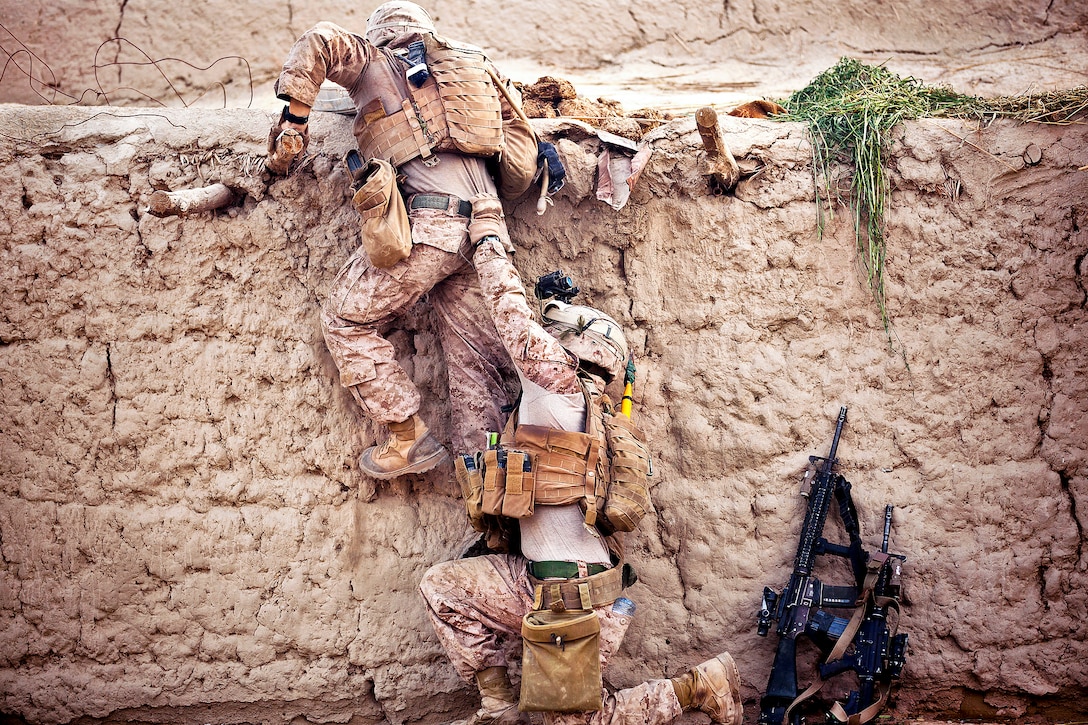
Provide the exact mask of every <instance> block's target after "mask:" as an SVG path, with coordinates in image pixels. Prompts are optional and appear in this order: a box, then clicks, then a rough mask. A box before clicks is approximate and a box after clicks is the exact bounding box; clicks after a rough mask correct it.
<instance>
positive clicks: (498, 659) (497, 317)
mask: <svg viewBox="0 0 1088 725" xmlns="http://www.w3.org/2000/svg"><path fill="white" fill-rule="evenodd" d="M473 263H474V264H475V266H476V269H477V272H478V273H479V276H480V283H481V286H482V287H483V289H484V297H485V300H486V302H487V305H488V310H489V311H490V312H491V316H492V318H493V319H494V321H495V326H496V328H497V329H498V331H499V336H500V337H501V338H502V340H503V342H504V344H505V345H506V347H507V350H508V351H509V352H510V354H511V357H512V358H513V360H514V363H515V364H516V365H517V367H518V371H519V373H520V374H521V375H522V376H523V377H524V378H526V379H528V380H530V381H532V382H533V383H535V384H537V385H539V386H541V387H542V388H546V389H547V390H548V391H549V392H550V393H552V394H555V395H571V394H577V395H579V396H580V395H581V387H580V384H579V381H578V375H577V369H578V359H577V358H576V357H574V356H573V355H571V354H570V353H569V352H568V351H567V350H566V349H565V348H563V346H562V345H560V344H559V342H557V341H556V339H555V338H554V337H552V336H551V335H550V334H548V332H547V331H546V330H545V329H544V328H543V327H541V325H540V324H539V323H537V322H536V320H535V319H534V317H533V311H532V309H531V308H530V306H529V304H528V302H527V300H526V297H525V292H524V286H523V284H522V281H521V278H520V276H519V275H518V273H517V270H516V269H515V268H514V265H513V264H512V263H511V262H510V260H509V258H508V257H507V254H506V251H505V249H504V247H503V245H502V244H501V243H500V242H499V241H498V240H492V239H484V240H483V241H482V242H481V243H480V245H479V247H478V249H477V250H476V252H475V254H474V256H473ZM523 407H524V406H523ZM582 415H583V417H584V409H583V413H582ZM574 506H575V508H577V504H574ZM534 518H535V517H534ZM578 518H579V519H580V514H579V517H578ZM525 521H528V520H525ZM526 525H527V524H526V523H523V524H522V526H526ZM576 526H577V528H578V529H579V531H576V532H575V531H572V532H571V538H572V539H573V538H577V535H578V534H581V533H582V531H581V529H582V524H581V523H580V522H576ZM527 565H528V560H527V559H526V558H525V557H523V556H520V555H516V554H488V555H486V556H479V557H474V558H469V559H459V560H456V561H449V562H445V563H442V564H438V565H436V566H433V567H431V568H430V569H429V570H428V571H427V572H426V574H424V576H423V580H422V582H421V583H420V592H421V593H422V595H423V598H424V599H425V600H426V602H427V605H428V614H429V615H430V618H431V623H432V624H433V626H434V629H435V632H436V633H437V634H438V638H439V641H441V643H442V646H443V647H444V648H445V650H446V653H447V654H448V655H449V658H450V661H451V663H452V664H453V666H454V669H456V670H457V673H458V674H459V675H460V676H461V677H462V678H464V679H465V681H467V682H470V683H471V682H472V681H473V678H474V676H475V675H476V673H478V672H481V671H483V670H486V669H488V668H491V667H503V666H506V665H507V653H508V652H510V651H511V649H512V648H513V649H516V647H517V644H518V643H519V642H520V638H521V622H522V618H523V617H524V616H525V614H527V613H528V612H529V611H531V610H532V607H533V587H532V584H531V582H530V580H529V577H528V571H527ZM595 611H596V612H597V617H598V619H599V620H600V625H601V633H600V650H601V653H600V657H601V670H602V671H604V668H605V666H606V665H607V663H608V660H609V658H610V657H611V656H612V655H613V654H614V653H615V652H616V650H617V649H619V646H620V644H621V643H622V641H623V636H624V634H625V633H626V632H627V627H628V625H629V624H630V623H631V617H630V616H626V615H622V614H619V613H617V612H615V611H613V609H612V604H611V603H609V604H606V605H603V606H599V607H596V608H595ZM601 695H602V702H603V707H602V709H601V710H599V711H597V712H587V713H545V714H544V719H545V722H546V723H548V724H549V725H586V724H590V725H609V724H612V723H615V724H616V725H619V724H620V723H645V724H646V725H656V724H657V723H666V722H669V721H671V720H673V719H675V718H676V717H678V716H679V715H680V714H681V712H682V708H681V706H680V702H679V700H678V699H677V696H676V693H675V690H674V688H673V685H672V683H671V681H670V680H667V679H661V680H651V681H649V682H644V683H642V684H640V685H636V686H635V687H632V688H628V689H624V690H620V691H618V692H609V691H608V690H607V689H602V693H601Z"/></svg>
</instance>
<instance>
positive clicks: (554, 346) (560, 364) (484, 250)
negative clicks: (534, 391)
mask: <svg viewBox="0 0 1088 725" xmlns="http://www.w3.org/2000/svg"><path fill="white" fill-rule="evenodd" d="M472 263H473V265H475V267H476V274H477V275H479V278H480V287H481V289H482V290H483V296H484V301H485V303H486V305H487V309H488V312H490V314H491V319H492V320H493V321H494V323H495V329H496V330H498V333H499V338H500V339H501V340H502V343H503V345H504V346H505V347H506V350H507V352H509V353H510V357H511V358H512V359H513V361H514V365H515V366H516V367H517V368H518V370H519V371H520V372H521V374H522V375H524V376H525V377H526V378H528V379H529V380H531V381H533V382H534V383H536V384H537V385H539V386H540V387H542V388H544V389H546V390H548V391H549V392H551V393H556V394H557V395H570V394H573V393H580V392H581V390H582V388H581V386H580V385H579V383H578V376H577V369H578V360H577V358H575V357H574V356H573V355H571V353H569V352H567V351H566V350H565V349H564V348H563V346H562V345H560V344H559V342H558V341H557V340H556V339H555V338H554V337H552V336H551V335H550V334H549V333H548V332H547V331H546V330H545V329H544V328H543V327H541V326H540V324H539V323H538V322H537V321H536V319H535V318H534V316H533V309H532V308H531V307H530V306H529V302H528V300H527V299H526V297H525V286H524V285H523V284H522V281H521V276H520V275H519V274H518V271H517V269H516V268H515V267H514V265H513V263H512V262H511V261H510V258H509V257H508V256H507V254H506V249H505V248H504V246H503V244H502V243H501V242H500V241H496V240H494V239H485V240H484V241H483V242H481V243H480V246H479V247H478V248H477V249H476V252H475V254H473V256H472Z"/></svg>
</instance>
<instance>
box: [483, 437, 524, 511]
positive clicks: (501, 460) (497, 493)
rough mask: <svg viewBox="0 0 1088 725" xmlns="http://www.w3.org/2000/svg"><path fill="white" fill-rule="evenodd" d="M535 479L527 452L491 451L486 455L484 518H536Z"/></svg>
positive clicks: (484, 466) (484, 456) (484, 453)
mask: <svg viewBox="0 0 1088 725" xmlns="http://www.w3.org/2000/svg"><path fill="white" fill-rule="evenodd" d="M535 484H536V478H535V474H534V473H533V470H532V461H531V459H530V457H529V454H528V453H526V452H525V451H517V450H507V449H505V448H489V449H488V450H486V451H484V452H483V500H482V502H481V503H482V505H481V510H482V511H483V513H485V514H492V515H494V516H506V517H509V518H512V519H524V518H527V517H529V516H532V515H533V507H534V504H535V494H536V485H535Z"/></svg>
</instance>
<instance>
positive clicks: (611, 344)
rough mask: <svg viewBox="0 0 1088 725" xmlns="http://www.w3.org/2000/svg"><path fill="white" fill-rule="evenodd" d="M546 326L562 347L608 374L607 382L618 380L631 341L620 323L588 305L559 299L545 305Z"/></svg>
mask: <svg viewBox="0 0 1088 725" xmlns="http://www.w3.org/2000/svg"><path fill="white" fill-rule="evenodd" d="M543 317H544V327H545V328H546V329H547V330H548V332H550V333H552V335H554V336H555V338H556V339H557V340H558V341H559V344H560V345H562V346H563V347H564V348H566V349H567V350H568V351H570V352H571V353H573V354H574V355H575V356H577V357H578V359H579V360H581V361H582V362H585V363H589V364H591V365H594V366H596V367H597V368H599V369H600V371H601V372H603V373H604V377H605V382H611V381H613V380H615V379H616V378H617V377H618V376H619V375H620V371H622V370H623V368H624V366H625V365H626V363H627V340H626V339H625V338H624V336H623V330H622V329H621V328H620V326H619V323H617V322H616V321H615V320H614V319H612V318H611V317H609V316H608V315H606V314H605V313H603V312H601V311H600V310H597V309H594V308H592V307H587V306H586V305H570V304H567V303H565V302H560V301H558V300H548V301H547V302H546V303H545V304H544V311H543Z"/></svg>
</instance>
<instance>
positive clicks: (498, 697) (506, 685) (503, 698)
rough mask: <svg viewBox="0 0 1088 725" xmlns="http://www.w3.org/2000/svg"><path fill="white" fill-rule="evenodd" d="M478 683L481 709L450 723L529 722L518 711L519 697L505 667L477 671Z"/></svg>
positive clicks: (505, 724)
mask: <svg viewBox="0 0 1088 725" xmlns="http://www.w3.org/2000/svg"><path fill="white" fill-rule="evenodd" d="M476 685H477V686H478V687H479V688H480V709H479V710H477V711H476V712H474V713H473V714H472V715H470V716H468V717H467V718H465V719H464V720H457V721H455V722H452V723H450V725H518V723H527V722H528V719H527V718H524V717H523V716H522V714H521V713H520V712H518V699H517V697H516V696H515V695H514V687H513V685H511V684H510V679H509V677H508V676H507V674H506V668H505V667H488V668H487V669H486V670H483V671H481V672H477V673H476Z"/></svg>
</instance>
